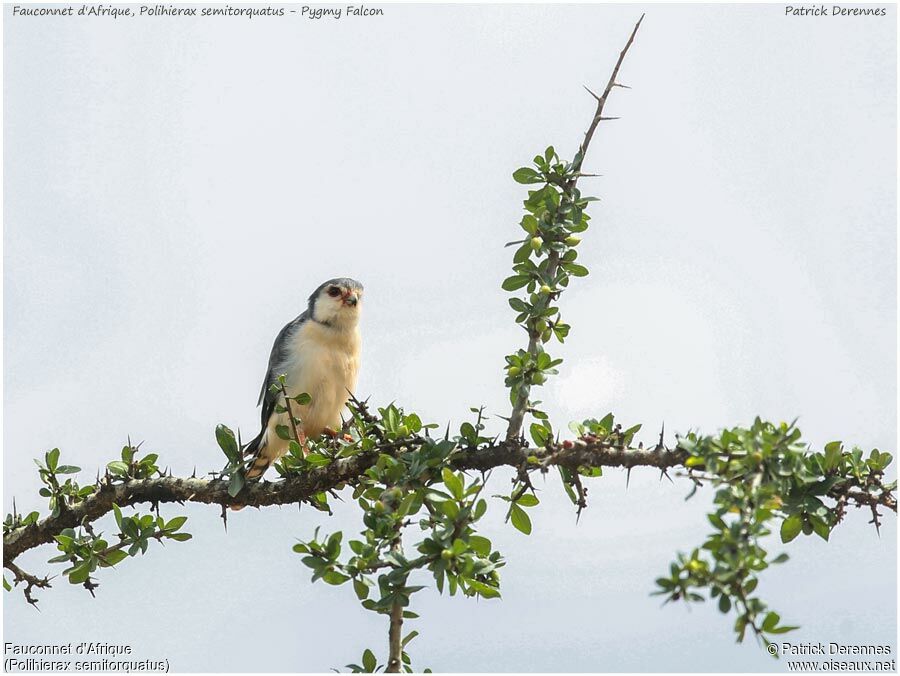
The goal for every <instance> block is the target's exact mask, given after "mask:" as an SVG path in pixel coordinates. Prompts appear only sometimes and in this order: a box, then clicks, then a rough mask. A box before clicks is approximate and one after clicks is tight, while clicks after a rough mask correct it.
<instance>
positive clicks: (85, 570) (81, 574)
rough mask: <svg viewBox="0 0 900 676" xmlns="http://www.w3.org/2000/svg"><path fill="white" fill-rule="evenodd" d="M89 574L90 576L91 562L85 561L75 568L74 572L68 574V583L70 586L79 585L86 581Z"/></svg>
mask: <svg viewBox="0 0 900 676" xmlns="http://www.w3.org/2000/svg"><path fill="white" fill-rule="evenodd" d="M90 574H91V562H90V561H85V562H84V563H82V564H81V565H79V566H76V567H75V570H73V571H72V572H71V573H69V582H71V583H72V584H81V583H82V582H84V581H85V580H87V579H88V577H89V576H90Z"/></svg>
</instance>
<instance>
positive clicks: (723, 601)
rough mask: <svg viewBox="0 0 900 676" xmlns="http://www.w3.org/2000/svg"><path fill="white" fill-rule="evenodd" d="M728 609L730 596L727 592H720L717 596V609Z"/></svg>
mask: <svg viewBox="0 0 900 676" xmlns="http://www.w3.org/2000/svg"><path fill="white" fill-rule="evenodd" d="M729 610H731V598H730V597H729V596H728V595H727V594H722V595H721V596H720V597H719V611H720V612H722V613H727V612H728V611H729Z"/></svg>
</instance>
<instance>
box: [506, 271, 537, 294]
mask: <svg viewBox="0 0 900 676" xmlns="http://www.w3.org/2000/svg"><path fill="white" fill-rule="evenodd" d="M530 281H531V277H529V276H528V275H513V276H512V277H507V278H506V279H504V280H503V284H501V287H502V288H503V290H504V291H517V290H518V289H521V288H522V287H523V286H526V285H527V284H528V282H530Z"/></svg>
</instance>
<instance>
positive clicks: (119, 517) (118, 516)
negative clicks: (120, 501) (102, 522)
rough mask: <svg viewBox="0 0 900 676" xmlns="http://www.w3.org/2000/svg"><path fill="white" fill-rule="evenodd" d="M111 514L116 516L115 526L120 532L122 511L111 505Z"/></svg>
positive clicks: (114, 504) (115, 505)
mask: <svg viewBox="0 0 900 676" xmlns="http://www.w3.org/2000/svg"><path fill="white" fill-rule="evenodd" d="M112 507H113V513H114V514H115V516H116V525H117V526H118V527H119V530H122V510H121V509H120V508H119V506H118V505H117V504H116V503H113V506H112Z"/></svg>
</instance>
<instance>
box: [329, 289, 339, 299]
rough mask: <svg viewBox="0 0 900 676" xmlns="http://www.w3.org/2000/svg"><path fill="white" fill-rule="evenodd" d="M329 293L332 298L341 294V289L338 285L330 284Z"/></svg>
mask: <svg viewBox="0 0 900 676" xmlns="http://www.w3.org/2000/svg"><path fill="white" fill-rule="evenodd" d="M328 295H329V296H331V297H332V298H337V297H338V296H340V295H341V290H340V289H339V288H337V287H336V286H329V287H328Z"/></svg>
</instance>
